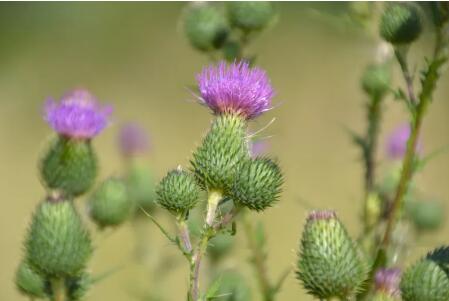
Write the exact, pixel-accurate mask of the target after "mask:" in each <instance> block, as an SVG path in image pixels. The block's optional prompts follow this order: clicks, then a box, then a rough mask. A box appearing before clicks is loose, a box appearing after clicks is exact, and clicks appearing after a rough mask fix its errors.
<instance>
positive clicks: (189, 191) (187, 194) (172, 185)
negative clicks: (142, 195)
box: [156, 169, 201, 215]
mask: <svg viewBox="0 0 449 301" xmlns="http://www.w3.org/2000/svg"><path fill="white" fill-rule="evenodd" d="M200 192H201V189H200V187H199V186H198V184H197V183H196V182H195V177H194V176H193V175H192V174H190V173H188V172H186V171H183V170H181V169H175V170H172V171H170V172H169V173H168V174H167V175H166V176H165V177H164V178H163V179H162V181H161V182H160V183H159V185H158V187H157V189H156V194H157V202H158V204H159V205H160V206H162V207H163V208H165V209H167V210H168V211H170V212H171V213H172V214H174V215H184V214H186V213H187V212H188V211H189V210H191V209H193V208H194V207H195V205H196V204H197V203H198V199H199V197H200Z"/></svg>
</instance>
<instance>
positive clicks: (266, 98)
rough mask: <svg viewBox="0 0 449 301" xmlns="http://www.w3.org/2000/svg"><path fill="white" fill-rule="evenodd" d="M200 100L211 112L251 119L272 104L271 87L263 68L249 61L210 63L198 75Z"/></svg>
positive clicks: (272, 94)
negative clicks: (250, 64)
mask: <svg viewBox="0 0 449 301" xmlns="http://www.w3.org/2000/svg"><path fill="white" fill-rule="evenodd" d="M197 81H198V87H199V91H200V96H201V97H200V100H201V102H202V103H204V104H205V105H207V106H208V107H209V108H210V109H211V110H212V112H214V114H217V115H220V114H226V113H232V114H238V115H241V116H242V117H243V118H245V119H253V118H255V117H257V116H259V115H260V114H262V113H263V112H265V111H268V110H269V109H270V108H271V99H272V98H273V96H274V90H273V88H272V86H271V83H270V79H269V78H268V76H267V74H266V73H265V71H264V70H262V69H260V68H257V67H254V68H251V67H250V66H249V63H248V62H245V61H241V62H234V63H231V64H229V65H228V64H226V63H225V62H220V63H219V64H218V65H217V66H214V65H213V66H209V67H206V68H204V69H203V71H202V72H201V73H200V74H199V75H198V76H197Z"/></svg>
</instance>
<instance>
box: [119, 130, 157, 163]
mask: <svg viewBox="0 0 449 301" xmlns="http://www.w3.org/2000/svg"><path fill="white" fill-rule="evenodd" d="M118 140H119V141H118V142H119V147H120V151H121V152H122V154H123V155H124V156H136V155H140V154H144V153H146V152H147V151H148V150H149V149H150V142H149V139H148V135H147V133H146V132H145V130H144V129H143V128H142V127H140V126H139V125H138V124H135V123H127V124H125V125H123V126H122V127H121V129H120V133H119V137H118Z"/></svg>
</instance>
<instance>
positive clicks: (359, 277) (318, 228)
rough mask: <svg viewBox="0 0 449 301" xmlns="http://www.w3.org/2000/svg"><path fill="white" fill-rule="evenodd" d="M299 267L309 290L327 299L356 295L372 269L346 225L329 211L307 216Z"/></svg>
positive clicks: (318, 296) (299, 274) (303, 282)
mask: <svg viewBox="0 0 449 301" xmlns="http://www.w3.org/2000/svg"><path fill="white" fill-rule="evenodd" d="M297 267H298V270H297V272H296V274H297V277H298V279H299V280H300V281H301V282H302V284H303V285H304V288H305V289H306V290H307V292H308V293H309V294H311V295H313V296H315V297H316V298H319V299H326V300H328V299H331V298H341V299H345V298H349V297H351V296H353V295H354V294H355V293H356V292H357V291H358V290H359V289H360V287H361V285H362V283H363V282H364V281H365V279H366V277H367V270H368V269H367V267H366V265H365V262H364V261H363V260H362V258H361V255H360V252H359V250H358V247H357V245H356V244H355V242H354V241H353V240H352V239H351V237H350V236H349V234H348V233H347V231H346V228H345V227H344V225H343V224H342V223H341V222H340V221H339V220H338V218H337V216H336V214H335V212H333V211H329V210H323V211H313V212H311V213H310V214H309V216H308V217H307V222H306V225H305V227H304V232H303V236H302V239H301V243H300V250H299V259H298V264H297Z"/></svg>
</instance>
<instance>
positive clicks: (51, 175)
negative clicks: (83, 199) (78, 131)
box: [40, 136, 97, 196]
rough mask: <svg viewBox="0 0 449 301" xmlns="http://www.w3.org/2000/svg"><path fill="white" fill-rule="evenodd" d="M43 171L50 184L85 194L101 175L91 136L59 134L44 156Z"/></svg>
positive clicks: (54, 187)
mask: <svg viewBox="0 0 449 301" xmlns="http://www.w3.org/2000/svg"><path fill="white" fill-rule="evenodd" d="M40 171H41V175H42V180H43V182H44V183H45V185H47V187H48V188H51V189H57V190H61V191H62V192H64V193H65V194H67V195H73V196H77V195H80V194H83V193H84V192H86V191H87V190H88V189H89V188H90V187H91V186H92V184H93V182H94V180H95V177H96V175H97V158H96V156H95V153H94V150H93V149H92V145H91V142H90V140H75V139H70V138H67V137H62V136H58V137H57V138H56V139H54V140H53V141H52V142H51V145H50V148H49V150H48V152H47V153H46V154H45V156H44V158H43V159H42V162H41V165H40Z"/></svg>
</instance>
